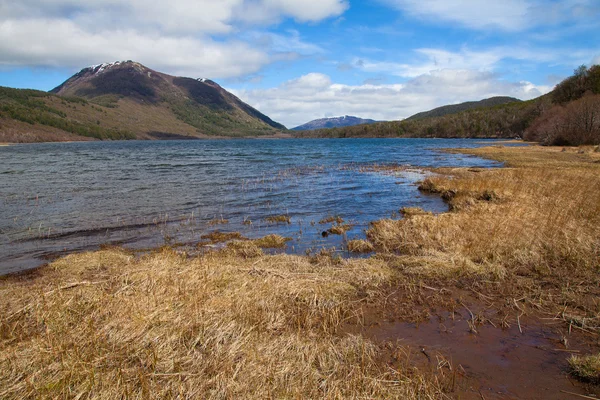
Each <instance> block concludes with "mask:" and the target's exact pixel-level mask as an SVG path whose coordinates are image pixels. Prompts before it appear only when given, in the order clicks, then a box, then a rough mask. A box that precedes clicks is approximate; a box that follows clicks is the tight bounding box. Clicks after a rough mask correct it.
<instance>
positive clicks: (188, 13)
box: [0, 0, 348, 79]
mask: <svg viewBox="0 0 600 400" xmlns="http://www.w3.org/2000/svg"><path fill="white" fill-rule="evenodd" d="M347 7H348V3H347V1H346V0H309V1H308V4H307V0H219V1H215V0H169V1H168V2H164V1H163V2H160V1H147V0H19V1H8V0H0V66H2V65H4V66H14V67H19V66H57V67H58V66H60V67H69V68H78V67H82V66H85V65H88V64H94V63H100V62H105V61H114V60H117V59H132V60H135V61H139V62H141V63H144V64H147V65H148V66H149V67H153V68H156V69H162V71H164V72H169V73H174V74H182V75H183V74H185V75H190V76H207V77H211V78H215V79H219V78H230V77H241V76H243V75H246V74H250V73H255V72H257V71H258V70H260V69H261V68H262V67H263V66H265V65H266V64H268V63H270V62H275V61H279V60H290V59H294V58H297V57H298V55H306V54H316V53H321V52H323V50H322V49H321V48H319V47H318V46H316V45H313V44H308V43H305V42H303V41H302V40H301V38H300V35H299V34H298V33H297V32H293V31H292V32H290V33H289V35H276V34H267V35H266V36H265V38H266V39H267V41H268V43H266V44H265V43H263V44H257V45H251V44H249V43H246V42H242V41H241V40H239V39H231V38H232V37H234V34H235V37H243V35H240V34H239V29H240V27H244V28H245V29H247V28H249V26H250V25H253V24H272V23H275V22H278V21H281V20H282V19H284V18H293V19H295V20H297V21H300V22H316V21H320V20H323V19H326V18H329V17H336V16H339V15H340V14H341V13H343V12H344V11H345V10H346V9H347ZM253 13H255V14H256V15H260V16H261V17H260V18H255V17H254V16H253V15H254V14H253ZM211 35H223V36H220V37H219V39H218V40H216V39H212V38H211Z"/></svg>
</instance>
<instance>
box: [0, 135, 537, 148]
mask: <svg viewBox="0 0 600 400" xmlns="http://www.w3.org/2000/svg"><path fill="white" fill-rule="evenodd" d="M289 139H297V140H318V139H323V140H331V139H336V140H355V139H359V140H360V139H392V140H394V139H431V140H440V139H441V140H446V139H447V140H478V141H481V142H480V143H487V142H489V141H497V142H498V143H499V144H502V143H504V144H511V143H526V144H527V143H529V142H524V141H522V140H517V139H505V138H494V137H458V136H456V137H435V138H434V137H366V136H365V137H348V138H335V137H296V136H294V135H288V134H285V133H284V134H278V135H270V136H243V137H237V136H235V137H234V136H232V137H229V136H215V137H193V138H188V139H144V138H140V139H119V140H100V139H90V138H86V139H82V140H73V139H69V140H58V141H31V142H2V143H0V146H11V145H17V144H37V143H46V144H48V143H57V144H58V143H92V142H93V143H101V142H105V143H115V142H124V143H126V142H135V141H141V142H177V141H204V140H223V141H227V140H289Z"/></svg>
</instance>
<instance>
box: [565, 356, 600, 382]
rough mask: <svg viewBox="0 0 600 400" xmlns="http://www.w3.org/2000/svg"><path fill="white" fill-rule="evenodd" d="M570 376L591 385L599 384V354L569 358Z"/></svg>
mask: <svg viewBox="0 0 600 400" xmlns="http://www.w3.org/2000/svg"><path fill="white" fill-rule="evenodd" d="M569 366H570V367H571V374H572V375H573V376H575V377H576V378H578V379H580V380H582V381H585V382H592V383H600V354H597V355H589V356H572V357H571V358H569Z"/></svg>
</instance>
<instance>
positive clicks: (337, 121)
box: [291, 115, 377, 131]
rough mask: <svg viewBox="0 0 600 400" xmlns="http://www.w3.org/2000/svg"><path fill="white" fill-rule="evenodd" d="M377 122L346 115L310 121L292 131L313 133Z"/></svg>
mask: <svg viewBox="0 0 600 400" xmlns="http://www.w3.org/2000/svg"><path fill="white" fill-rule="evenodd" d="M375 122H377V121H375V120H372V119H362V118H358V117H352V116H349V115H346V116H344V117H335V118H321V119H315V120H314V121H310V122H308V123H306V124H304V125H300V126H297V127H295V128H292V129H291V130H292V131H312V130H315V129H327V128H339V127H344V126H355V125H362V124H373V123H375Z"/></svg>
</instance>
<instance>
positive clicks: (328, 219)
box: [319, 216, 344, 225]
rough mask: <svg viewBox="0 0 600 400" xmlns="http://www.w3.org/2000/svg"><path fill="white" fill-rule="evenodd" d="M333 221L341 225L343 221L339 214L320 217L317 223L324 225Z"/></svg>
mask: <svg viewBox="0 0 600 400" xmlns="http://www.w3.org/2000/svg"><path fill="white" fill-rule="evenodd" d="M333 222H335V223H336V224H338V225H341V224H343V223H344V219H343V218H342V217H340V216H329V217H325V218H323V219H321V220H320V221H319V224H321V225H325V224H331V223H333Z"/></svg>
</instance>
